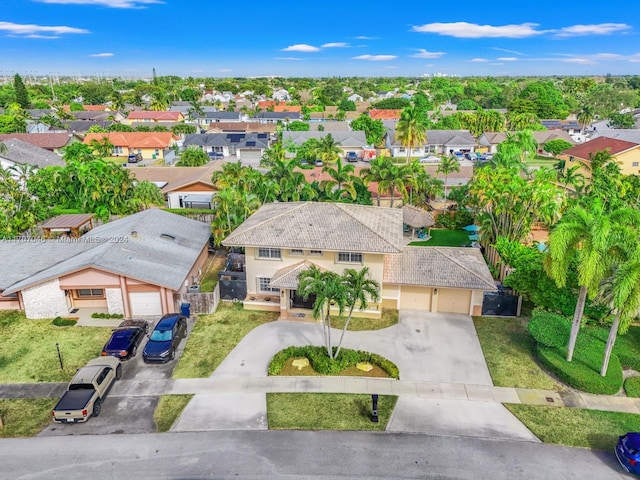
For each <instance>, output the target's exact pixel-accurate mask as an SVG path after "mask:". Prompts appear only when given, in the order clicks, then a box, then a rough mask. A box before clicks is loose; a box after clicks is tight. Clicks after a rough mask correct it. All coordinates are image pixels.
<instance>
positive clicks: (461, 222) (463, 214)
mask: <svg viewBox="0 0 640 480" xmlns="http://www.w3.org/2000/svg"><path fill="white" fill-rule="evenodd" d="M472 223H473V215H472V214H471V213H469V212H467V211H466V210H452V211H447V212H443V213H441V214H439V215H438V218H436V227H442V228H449V229H451V230H458V229H460V228H462V227H466V226H467V225H470V224H472Z"/></svg>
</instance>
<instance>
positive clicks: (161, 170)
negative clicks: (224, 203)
mask: <svg viewBox="0 0 640 480" xmlns="http://www.w3.org/2000/svg"><path fill="white" fill-rule="evenodd" d="M222 164H223V162H222V161H220V160H214V161H212V162H209V163H208V164H207V165H203V166H202V167H131V168H130V172H131V173H132V174H133V176H134V177H136V179H137V180H139V181H144V180H148V181H149V182H166V183H167V184H166V185H164V186H163V187H160V189H161V190H162V193H169V192H174V191H177V190H180V189H181V188H184V187H186V186H189V185H193V184H194V183H203V184H205V185H208V186H211V188H212V189H213V183H212V181H211V176H212V175H213V172H215V171H217V170H222Z"/></svg>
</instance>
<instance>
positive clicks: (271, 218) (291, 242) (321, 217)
mask: <svg viewBox="0 0 640 480" xmlns="http://www.w3.org/2000/svg"><path fill="white" fill-rule="evenodd" d="M222 243H223V245H225V246H260V247H275V248H295V249H304V250H323V251H334V252H358V253H398V252H400V251H402V247H403V245H404V241H403V238H402V211H401V210H400V209H398V208H381V207H373V206H368V205H351V204H345V203H330V202H326V203H325V202H290V203H269V204H265V205H263V206H262V207H260V208H259V209H258V211H257V212H256V213H254V214H253V215H251V216H250V217H249V218H248V219H247V220H246V221H245V222H244V223H243V224H242V225H240V226H239V227H238V228H237V229H236V230H234V231H233V232H232V233H231V235H229V236H228V237H227V238H226V239H225V240H224V241H223V242H222Z"/></svg>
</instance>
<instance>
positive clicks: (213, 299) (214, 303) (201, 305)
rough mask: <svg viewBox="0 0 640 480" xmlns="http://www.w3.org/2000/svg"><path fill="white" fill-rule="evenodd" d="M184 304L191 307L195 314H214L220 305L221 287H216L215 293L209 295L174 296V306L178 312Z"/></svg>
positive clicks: (184, 294) (192, 312) (183, 294)
mask: <svg viewBox="0 0 640 480" xmlns="http://www.w3.org/2000/svg"><path fill="white" fill-rule="evenodd" d="M183 303H188V304H189V305H190V311H191V314H192V315H193V314H194V313H213V312H215V311H216V309H217V308H218V304H219V303H220V287H219V285H216V288H215V289H214V291H213V292H207V293H181V294H179V295H174V305H175V308H176V310H175V311H176V312H180V311H181V306H182V304H183Z"/></svg>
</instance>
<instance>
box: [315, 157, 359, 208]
mask: <svg viewBox="0 0 640 480" xmlns="http://www.w3.org/2000/svg"><path fill="white" fill-rule="evenodd" d="M322 171H323V172H326V173H327V174H329V176H330V177H331V180H323V181H322V182H320V188H321V190H323V191H325V192H328V191H333V190H334V189H335V190H336V191H337V193H338V196H339V197H343V196H344V194H345V193H346V194H347V195H348V196H349V197H351V199H352V200H355V198H356V189H355V187H354V182H355V181H357V180H359V179H360V178H359V177H357V176H355V175H354V172H355V167H354V166H353V165H351V164H349V163H347V164H346V165H345V164H343V163H342V160H341V159H340V158H339V157H338V160H337V161H336V163H335V166H332V165H325V167H324V168H323V169H322Z"/></svg>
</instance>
